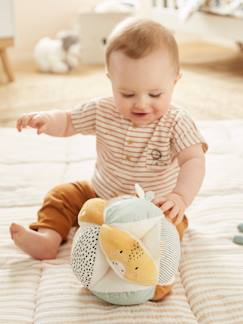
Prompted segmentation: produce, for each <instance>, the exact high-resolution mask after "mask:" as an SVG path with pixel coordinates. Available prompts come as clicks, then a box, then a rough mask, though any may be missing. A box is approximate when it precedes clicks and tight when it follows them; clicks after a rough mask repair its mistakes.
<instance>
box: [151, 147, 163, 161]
mask: <svg viewBox="0 0 243 324" xmlns="http://www.w3.org/2000/svg"><path fill="white" fill-rule="evenodd" d="M151 156H152V159H153V160H155V161H157V160H160V159H161V157H162V153H161V152H160V151H159V150H157V149H153V150H152V152H151Z"/></svg>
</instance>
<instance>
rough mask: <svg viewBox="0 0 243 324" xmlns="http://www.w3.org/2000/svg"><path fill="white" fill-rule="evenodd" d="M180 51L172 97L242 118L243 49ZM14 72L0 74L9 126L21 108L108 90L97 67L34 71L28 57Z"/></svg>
mask: <svg viewBox="0 0 243 324" xmlns="http://www.w3.org/2000/svg"><path fill="white" fill-rule="evenodd" d="M180 53H181V62H182V78H181V80H180V81H179V82H178V84H177V86H176V88H175V93H174V98H173V99H174V102H175V103H176V104H178V105H181V106H183V107H184V108H186V109H187V110H188V111H189V112H190V113H191V115H192V116H193V117H194V118H195V119H199V120H202V119H227V118H230V119H234V118H243V109H242V103H243V54H241V53H239V52H238V51H237V50H236V49H233V48H223V47H219V46H216V45H212V44H207V43H193V44H191V43H189V44H182V45H181V46H180ZM15 74H16V81H15V82H14V83H11V84H8V85H6V84H4V83H3V81H2V82H1V79H0V126H14V124H15V120H16V118H17V117H18V115H19V114H21V113H23V112H29V111H38V110H48V109H56V108H58V109H65V108H70V107H73V106H74V105H75V104H77V103H79V102H80V101H83V100H86V99H89V98H91V97H94V96H105V95H110V94H111V88H110V82H109V81H108V79H107V78H106V76H105V70H104V67H103V66H84V65H82V66H80V68H79V69H78V70H76V71H74V72H72V73H70V74H69V75H53V74H41V73H38V72H37V71H36V70H35V67H34V65H33V63H31V62H30V63H27V64H25V65H22V66H19V67H17V68H16V71H15ZM0 76H1V73H0Z"/></svg>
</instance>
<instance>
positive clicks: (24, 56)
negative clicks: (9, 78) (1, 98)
mask: <svg viewBox="0 0 243 324" xmlns="http://www.w3.org/2000/svg"><path fill="white" fill-rule="evenodd" d="M98 2H100V1H99V0H15V1H14V21H15V46H14V48H12V49H9V53H10V57H11V61H12V62H13V63H15V64H19V63H20V62H23V61H26V60H29V59H31V58H32V51H33V47H34V46H35V44H36V42H37V41H38V40H39V39H40V38H41V37H43V36H50V37H53V36H54V35H55V34H56V33H57V32H58V31H60V30H62V29H66V28H70V27H72V25H73V24H74V23H75V18H76V16H77V13H78V12H79V10H81V11H86V10H90V9H92V8H93V7H94V6H95V4H97V3H98Z"/></svg>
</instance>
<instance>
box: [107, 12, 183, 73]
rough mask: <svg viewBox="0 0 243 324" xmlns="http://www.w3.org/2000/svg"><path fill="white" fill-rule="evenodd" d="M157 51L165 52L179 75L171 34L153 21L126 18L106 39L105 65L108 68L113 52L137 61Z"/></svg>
mask: <svg viewBox="0 0 243 324" xmlns="http://www.w3.org/2000/svg"><path fill="white" fill-rule="evenodd" d="M159 49H162V50H165V52H167V54H168V55H169V57H170V58H171V63H172V64H173V65H174V68H175V72H176V73H177V74H179V70H180V68H179V53H178V46H177V43H176V40H175V38H174V36H173V35H172V33H171V32H170V31H169V30H168V29H166V28H165V27H163V26H162V25H161V24H159V23H157V22H155V21H153V20H149V19H136V18H128V19H125V20H123V21H122V22H121V23H119V24H118V25H117V26H116V27H115V28H114V30H113V31H112V33H111V34H110V36H109V38H108V41H107V47H106V65H107V67H108V66H109V59H110V56H111V54H112V52H115V51H121V52H122V53H124V54H125V55H127V56H128V57H130V58H134V59H139V58H142V57H145V56H146V55H148V54H150V53H151V52H153V51H155V50H159Z"/></svg>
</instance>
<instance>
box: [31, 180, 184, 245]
mask: <svg viewBox="0 0 243 324" xmlns="http://www.w3.org/2000/svg"><path fill="white" fill-rule="evenodd" d="M95 197H97V195H96V193H95V192H94V190H93V189H92V187H91V184H90V183H89V182H88V181H77V182H72V183H65V184H61V185H58V186H56V187H54V188H53V189H52V190H50V191H49V192H48V193H47V195H46V197H45V198H44V202H43V205H42V207H41V209H40V210H39V211H38V221H37V222H36V223H33V224H31V225H30V228H31V229H33V230H38V228H41V227H42V228H50V229H53V230H55V231H56V232H58V233H59V234H60V235H61V237H62V239H63V241H65V240H66V239H67V235H68V233H69V231H70V229H71V227H72V226H78V222H77V218H78V213H79V211H80V209H81V207H82V205H83V204H84V203H85V201H86V200H88V199H90V198H95ZM187 226H188V222H187V218H186V217H184V219H183V221H182V222H181V223H180V224H179V225H177V227H176V228H177V231H178V233H179V236H180V239H182V237H183V234H184V231H185V229H186V228H187Z"/></svg>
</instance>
